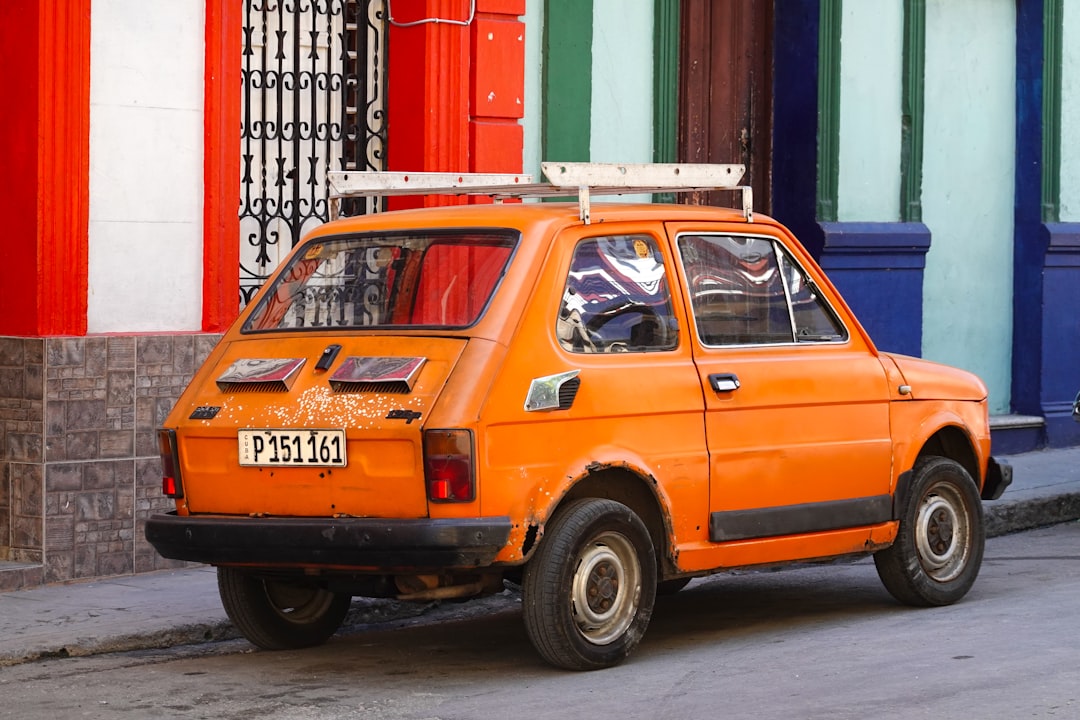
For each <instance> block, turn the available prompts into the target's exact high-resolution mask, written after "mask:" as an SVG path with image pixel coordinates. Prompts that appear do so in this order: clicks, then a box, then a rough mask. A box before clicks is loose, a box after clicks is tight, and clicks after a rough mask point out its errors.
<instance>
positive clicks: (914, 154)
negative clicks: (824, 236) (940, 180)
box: [900, 0, 926, 222]
mask: <svg viewBox="0 0 1080 720" xmlns="http://www.w3.org/2000/svg"><path fill="white" fill-rule="evenodd" d="M903 63H904V71H903V89H902V99H901V104H902V107H903V113H904V115H903V117H902V118H901V127H900V219H901V220H902V221H903V222H922V162H923V99H924V92H925V81H924V75H925V67H926V0H904V58H903Z"/></svg>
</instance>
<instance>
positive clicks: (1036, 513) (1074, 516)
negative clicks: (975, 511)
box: [984, 493, 1080, 538]
mask: <svg viewBox="0 0 1080 720" xmlns="http://www.w3.org/2000/svg"><path fill="white" fill-rule="evenodd" d="M984 513H985V525H986V537H988V538H989V537H997V536H999V535H1008V534H1009V533H1014V532H1022V531H1024V530H1033V529H1035V528H1038V527H1045V526H1047V525H1058V524H1060V523H1064V522H1071V521H1073V520H1080V493H1062V494H1060V495H1053V496H1051V497H1045V498H1037V499H1032V500H1016V501H1013V502H1010V503H1005V504H995V505H992V506H990V507H986V506H984Z"/></svg>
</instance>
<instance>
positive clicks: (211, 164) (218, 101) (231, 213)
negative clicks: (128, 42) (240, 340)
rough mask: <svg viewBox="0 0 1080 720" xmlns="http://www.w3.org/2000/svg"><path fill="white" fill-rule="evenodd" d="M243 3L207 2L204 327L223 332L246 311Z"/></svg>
mask: <svg viewBox="0 0 1080 720" xmlns="http://www.w3.org/2000/svg"><path fill="white" fill-rule="evenodd" d="M241 13H242V5H241V3H237V2H234V1H233V0H206V29H205V36H206V68H205V75H206V80H205V91H204V93H205V94H204V106H203V113H204V115H203V129H204V138H205V142H204V145H203V155H204V160H203V182H204V189H203V193H204V204H203V299H202V302H203V312H202V327H203V330H205V331H208V332H219V331H221V330H224V329H225V328H226V327H228V325H229V323H231V322H232V321H233V320H234V319H235V318H236V314H237V312H238V311H239V308H240V281H239V276H238V275H237V272H236V269H237V267H239V265H240V216H239V214H238V213H237V207H239V205H240V183H239V182H238V179H239V177H240V130H239V128H240V82H241V79H240V58H241V56H240V52H241V37H242V34H243V17H242V14H241Z"/></svg>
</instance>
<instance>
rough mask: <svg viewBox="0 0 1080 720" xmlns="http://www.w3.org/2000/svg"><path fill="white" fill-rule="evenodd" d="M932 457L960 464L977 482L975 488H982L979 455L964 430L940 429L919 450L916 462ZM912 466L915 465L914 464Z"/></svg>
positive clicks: (950, 427) (947, 427)
mask: <svg viewBox="0 0 1080 720" xmlns="http://www.w3.org/2000/svg"><path fill="white" fill-rule="evenodd" d="M930 455H937V456H940V457H946V458H949V459H951V460H955V461H956V462H958V463H960V465H961V466H963V468H964V469H965V470H967V472H968V474H969V475H971V478H972V479H973V480H974V481H975V486H976V487H978V488H980V489H981V488H982V482H983V477H982V469H981V467H980V464H979V454H978V452H977V451H976V449H975V444H974V443H973V442H972V440H971V438H970V437H969V436H968V434H967V433H966V432H965V431H964V429H963V428H961V427H959V426H956V425H946V426H944V427H942V428H939V429H938V430H937V431H936V432H934V434H933V435H931V436H930V437H928V438H927V439H926V441H925V442H924V443H923V444H922V447H921V448H919V453H918V455H917V456H916V457H915V462H917V461H918V460H920V459H921V458H924V457H927V456H930ZM912 465H914V462H913V463H912Z"/></svg>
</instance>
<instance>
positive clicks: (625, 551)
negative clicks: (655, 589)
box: [570, 532, 641, 645]
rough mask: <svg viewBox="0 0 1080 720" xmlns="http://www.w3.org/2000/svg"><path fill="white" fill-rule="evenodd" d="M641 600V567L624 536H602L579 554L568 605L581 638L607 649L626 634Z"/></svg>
mask: <svg viewBox="0 0 1080 720" xmlns="http://www.w3.org/2000/svg"><path fill="white" fill-rule="evenodd" d="M640 597H641V564H640V562H639V560H638V556H637V551H636V550H635V548H634V545H633V543H631V542H630V541H629V540H628V539H627V538H626V537H625V536H624V535H621V534H619V533H613V532H612V533H604V534H603V535H600V536H598V537H596V538H594V539H593V540H591V541H590V542H589V543H588V544H587V545H586V546H585V547H584V548H583V549H582V551H581V552H580V553H579V554H578V559H577V568H576V569H575V571H574V581H573V588H572V590H571V595H570V601H571V607H572V609H573V614H574V622H575V624H576V625H577V628H578V631H579V632H580V633H581V635H582V637H584V638H585V639H586V640H588V641H589V642H590V643H593V644H594V645H606V644H608V643H610V642H612V641H614V640H616V639H618V638H619V637H620V636H621V635H622V634H623V633H625V632H626V630H627V628H629V627H630V624H631V623H633V621H634V617H635V616H636V615H637V609H638V600H639V599H640Z"/></svg>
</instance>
